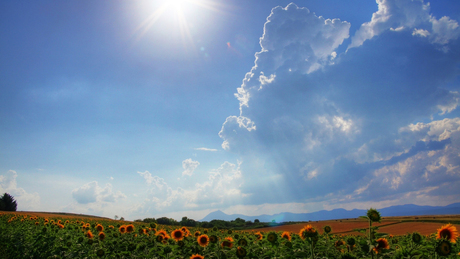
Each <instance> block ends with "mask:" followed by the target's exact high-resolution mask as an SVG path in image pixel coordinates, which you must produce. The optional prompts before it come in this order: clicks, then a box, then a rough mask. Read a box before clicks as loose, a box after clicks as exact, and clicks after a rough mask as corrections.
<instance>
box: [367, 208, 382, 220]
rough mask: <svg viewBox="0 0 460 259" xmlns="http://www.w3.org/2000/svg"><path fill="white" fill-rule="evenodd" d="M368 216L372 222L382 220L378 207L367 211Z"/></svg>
mask: <svg viewBox="0 0 460 259" xmlns="http://www.w3.org/2000/svg"><path fill="white" fill-rule="evenodd" d="M367 217H368V218H369V220H370V221H372V222H380V219H381V216H380V212H378V211H377V210H376V209H373V208H370V209H369V210H368V211H367Z"/></svg>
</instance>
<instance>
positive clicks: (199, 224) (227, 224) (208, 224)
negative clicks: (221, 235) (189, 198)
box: [135, 217, 286, 230]
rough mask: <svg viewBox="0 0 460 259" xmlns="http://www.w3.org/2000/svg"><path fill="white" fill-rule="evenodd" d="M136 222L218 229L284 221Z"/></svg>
mask: <svg viewBox="0 0 460 259" xmlns="http://www.w3.org/2000/svg"><path fill="white" fill-rule="evenodd" d="M135 221H136V222H144V223H152V222H154V223H157V224H161V225H170V226H186V227H202V228H213V227H217V228H219V229H235V230H238V229H252V228H263V227H268V226H273V225H282V224H286V223H275V222H260V221H259V220H258V219H255V220H254V221H250V220H244V219H242V218H236V219H235V220H230V221H226V220H220V219H214V220H211V221H201V222H200V221H196V220H194V219H189V218H187V217H182V220H181V221H177V220H175V219H173V218H168V217H161V218H157V219H155V218H145V219H136V220H135Z"/></svg>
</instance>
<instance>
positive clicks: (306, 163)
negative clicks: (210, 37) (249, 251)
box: [219, 0, 460, 204]
mask: <svg viewBox="0 0 460 259" xmlns="http://www.w3.org/2000/svg"><path fill="white" fill-rule="evenodd" d="M377 4H378V11H377V12H376V13H374V15H373V16H372V19H371V21H369V22H367V23H364V24H363V25H362V26H361V28H360V29H359V30H358V31H357V32H356V34H355V35H353V36H352V40H351V45H350V46H349V48H348V50H347V51H346V52H342V53H340V51H339V46H340V45H341V44H342V43H343V42H344V39H346V38H347V37H348V36H349V28H350V24H349V23H347V22H343V21H340V20H339V19H332V20H331V19H325V18H323V17H321V16H316V15H315V14H313V13H311V12H310V11H309V10H308V9H306V8H299V7H297V6H296V5H294V4H290V5H288V6H287V7H286V8H282V7H276V8H274V9H273V10H272V12H271V14H270V16H269V17H268V18H267V22H266V23H265V26H264V34H263V36H262V37H261V39H260V45H261V51H260V52H257V53H256V55H255V64H254V66H253V68H252V69H251V71H250V72H248V73H247V74H246V76H245V77H244V79H243V83H242V85H241V87H239V88H237V93H236V94H235V96H236V98H237V100H238V101H239V105H240V114H239V115H232V116H229V117H228V118H227V119H226V120H225V122H224V123H223V125H222V129H221V131H220V132H219V136H220V137H221V138H222V147H223V148H224V149H225V150H227V151H230V152H234V153H237V154H239V155H240V158H241V160H242V163H241V165H240V171H241V175H242V176H243V177H244V179H245V181H244V184H242V186H241V188H240V189H239V190H240V191H241V192H242V193H245V194H246V196H245V197H244V199H245V200H246V202H247V203H249V204H261V203H265V202H267V201H270V202H271V203H282V202H302V201H304V202H305V201H306V200H308V201H309V202H314V201H316V202H319V201H321V200H324V199H326V198H324V197H327V199H328V200H329V201H330V203H334V202H336V204H340V203H344V202H348V203H350V204H351V203H353V202H356V201H359V202H367V201H369V200H371V199H372V200H374V201H381V202H383V201H393V200H395V199H398V198H397V197H398V196H397V195H399V197H403V196H404V197H408V196H407V195H409V194H411V195H415V194H414V193H415V191H417V190H425V192H423V193H420V194H419V195H420V196H421V195H425V196H429V195H435V193H436V192H439V191H440V190H442V189H445V188H444V187H443V188H441V187H440V186H444V185H450V186H456V183H457V182H459V181H460V175H459V174H458V171H459V169H458V167H457V158H458V155H456V154H458V151H457V148H458V145H459V144H460V143H458V142H457V140H456V139H455V137H454V136H456V134H457V133H456V131H455V130H456V129H457V128H458V127H457V126H456V124H455V123H456V120H457V118H452V117H453V116H455V114H456V112H457V107H458V102H459V96H458V90H457V89H452V86H450V87H449V88H450V89H447V87H446V83H448V82H452V81H453V80H455V79H456V77H457V75H458V70H457V67H458V65H459V63H460V57H459V56H458V55H456V54H453V53H449V49H454V47H458V36H456V35H457V34H456V33H457V30H458V29H457V26H456V24H457V21H454V20H452V19H450V18H444V17H443V18H441V19H439V20H438V19H436V18H435V17H433V16H432V15H431V14H430V6H429V4H425V3H424V2H423V1H419V0H414V1H410V0H379V1H377ZM441 23H442V25H441ZM437 26H439V28H438V27H437ZM376 36H378V37H376ZM427 39H428V40H427ZM365 41H366V43H365V44H363V43H364V42H365ZM440 45H442V46H443V48H441V49H440V48H439V46H440ZM440 50H442V51H440ZM443 116H450V117H451V118H450V119H449V121H445V120H443V118H442V117H443ZM434 117H437V120H434V119H433V118H434ZM439 117H441V119H439ZM417 121H419V122H420V123H422V124H417V123H414V122H417ZM427 121H431V122H430V123H427ZM456 127H457V128H456ZM414 129H420V130H414ZM454 129H455V130H454ZM428 132H431V133H430V134H431V135H430V134H428ZM456 152H457V153H456ZM412 182H415V184H414V185H413V186H410V184H411V183H412ZM417 188H419V189H417ZM376 193H377V194H378V195H376ZM436 195H437V194H436ZM339 197H340V198H339ZM411 197H413V196H411ZM432 197H434V196H432ZM450 198H452V197H450ZM455 201H457V200H455ZM388 203H390V202H388Z"/></svg>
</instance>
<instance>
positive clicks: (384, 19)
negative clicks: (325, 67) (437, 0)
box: [348, 0, 460, 49]
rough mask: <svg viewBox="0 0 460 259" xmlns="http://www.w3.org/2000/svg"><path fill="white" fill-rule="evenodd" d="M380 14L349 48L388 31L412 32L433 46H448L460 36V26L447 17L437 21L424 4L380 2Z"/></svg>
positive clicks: (400, 0) (397, 0)
mask: <svg viewBox="0 0 460 259" xmlns="http://www.w3.org/2000/svg"><path fill="white" fill-rule="evenodd" d="M377 4H378V11H377V12H375V13H374V14H373V15H372V20H371V21H369V22H366V23H364V24H362V25H361V28H360V29H359V30H358V31H357V32H356V34H355V35H354V36H353V37H352V42H351V44H350V46H348V48H349V49H350V48H353V47H358V46H361V45H362V44H363V43H364V42H365V41H366V40H369V39H372V38H373V37H375V36H378V35H380V34H382V33H384V32H385V31H388V30H392V31H402V30H404V29H409V30H412V31H413V33H412V35H414V36H421V37H429V38H430V41H431V42H432V43H437V44H441V45H445V44H447V43H449V41H451V40H455V39H457V38H458V36H459V35H460V28H459V26H458V22H457V21H455V20H452V19H450V18H449V17H447V16H444V17H442V18H441V19H436V18H435V17H434V16H432V15H431V14H430V3H426V4H425V3H424V2H423V0H377Z"/></svg>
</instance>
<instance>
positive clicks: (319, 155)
mask: <svg viewBox="0 0 460 259" xmlns="http://www.w3.org/2000/svg"><path fill="white" fill-rule="evenodd" d="M459 22H460V3H457V1H451V0H439V1H434V2H433V3H431V4H430V3H429V2H427V1H424V0H377V1H376V2H374V1H362V0H351V1H342V0H324V1H314V0H304V1H297V2H293V3H291V1H282V0H279V1H274V0H249V1H248V0H232V1H228V0H175V1H172V0H168V1H159V0H156V1H146V0H145V1H142V0H134V1H121V0H115V1H89V0H82V1H47V0H44V1H1V2H0V32H1V35H2V36H1V37H0V91H1V92H0V93H1V94H0V193H5V192H7V193H9V194H11V195H13V196H14V197H15V198H16V200H17V201H18V210H21V211H48V212H71V213H82V214H91V215H97V216H105V217H109V218H114V217H115V215H116V216H118V217H124V218H125V219H129V220H134V219H143V218H147V217H154V218H158V217H163V216H165V217H171V218H175V219H176V220H180V219H181V218H182V217H183V216H186V217H189V218H192V219H195V220H200V219H202V218H203V217H205V216H206V215H207V214H208V213H210V212H213V211H216V210H221V211H223V212H225V213H227V214H234V213H239V214H244V215H248V216H256V215H261V214H275V213H280V212H293V213H307V212H314V211H318V210H323V209H324V210H331V209H335V208H345V209H354V208H356V209H368V208H370V207H373V208H384V207H388V206H392V205H402V204H417V205H433V206H434V205H437V206H439V205H448V204H451V203H455V202H460V109H459V107H458V105H459V102H460V93H459V88H460V78H459V75H460V39H459V37H460V26H459Z"/></svg>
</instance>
